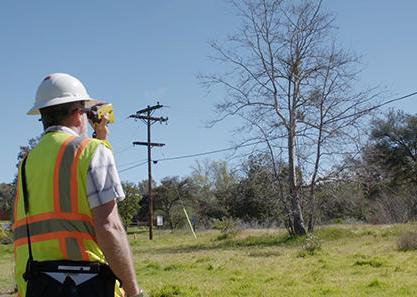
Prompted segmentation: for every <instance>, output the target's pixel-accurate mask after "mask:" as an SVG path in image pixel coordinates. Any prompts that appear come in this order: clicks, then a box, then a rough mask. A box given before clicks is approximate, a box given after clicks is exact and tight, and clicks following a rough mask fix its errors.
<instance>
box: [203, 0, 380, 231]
mask: <svg viewBox="0 0 417 297" xmlns="http://www.w3.org/2000/svg"><path fill="white" fill-rule="evenodd" d="M232 2H233V3H234V6H235V8H236V9H237V10H238V13H239V16H240V17H241V19H242V25H241V26H240V27H239V29H238V32H237V33H236V34H233V35H231V36H230V38H228V40H227V41H226V42H225V44H224V45H220V44H219V43H216V42H213V43H212V44H211V46H212V48H213V49H214V51H215V52H216V55H215V56H214V60H216V61H219V62H221V63H222V65H226V66H230V68H228V69H226V70H225V72H224V73H219V74H213V75H205V76H201V79H202V81H203V83H204V84H206V86H207V87H209V88H214V87H216V86H221V87H224V89H225V90H226V98H225V100H224V101H223V102H221V103H220V104H217V105H216V108H217V110H218V111H219V113H220V117H219V119H218V120H217V121H220V120H222V119H225V118H227V117H231V116H233V117H238V118H240V119H242V120H243V124H242V126H241V127H240V129H239V130H238V131H239V132H241V135H244V136H243V140H242V143H247V142H248V141H250V140H252V141H254V140H256V141H257V142H259V140H264V141H265V144H266V146H265V151H267V152H269V153H270V154H271V158H272V159H273V160H274V161H273V164H287V168H288V174H287V179H286V180H285V181H284V182H285V184H286V187H287V189H288V195H287V196H285V197H284V198H285V199H286V200H287V205H288V208H287V214H288V217H289V218H290V221H289V222H290V228H289V231H290V233H291V234H293V235H303V234H305V233H306V232H307V229H309V230H310V231H312V230H313V229H314V226H315V220H316V216H317V206H318V205H317V199H316V195H315V194H316V192H315V190H316V185H317V184H318V183H319V182H320V181H323V180H325V179H326V178H327V177H328V176H331V174H332V172H331V170H330V168H329V165H328V164H331V163H334V162H335V161H336V160H339V159H340V156H343V154H346V153H350V152H351V151H352V150H354V149H356V147H355V146H354V144H355V143H356V141H357V137H359V135H360V131H359V128H360V126H361V121H362V120H363V118H364V116H366V115H367V114H368V113H369V110H370V107H371V106H372V105H371V104H372V100H373V97H372V96H371V95H370V93H369V92H368V91H363V92H357V91H356V89H357V85H356V84H355V79H356V78H357V73H358V70H357V65H358V58H357V57H355V56H354V55H353V54H351V53H349V52H348V51H346V50H344V49H342V48H340V47H338V46H337V44H336V42H335V40H334V25H333V17H332V16H331V15H330V14H328V13H326V12H325V11H324V9H323V7H322V2H321V1H310V0H305V1H290V0H243V1H232ZM215 123H216V121H214V123H213V124H215ZM258 146H259V144H258ZM297 171H301V172H302V175H303V176H304V178H305V180H300V179H298V178H297V177H298V174H297ZM276 176H278V175H276ZM305 186H308V191H306V190H305ZM305 218H307V224H305ZM306 225H307V226H306Z"/></svg>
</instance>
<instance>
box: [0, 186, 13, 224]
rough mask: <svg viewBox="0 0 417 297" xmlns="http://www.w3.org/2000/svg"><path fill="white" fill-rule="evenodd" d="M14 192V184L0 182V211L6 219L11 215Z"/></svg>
mask: <svg viewBox="0 0 417 297" xmlns="http://www.w3.org/2000/svg"><path fill="white" fill-rule="evenodd" d="M14 194H15V186H14V184H7V183H1V184H0V213H1V214H2V215H3V216H4V217H5V218H7V219H9V218H10V217H11V211H12V209H13V200H14Z"/></svg>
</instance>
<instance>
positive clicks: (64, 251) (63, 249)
mask: <svg viewBox="0 0 417 297" xmlns="http://www.w3.org/2000/svg"><path fill="white" fill-rule="evenodd" d="M31 238H32V237H31ZM58 240H59V247H60V248H61V252H62V255H63V257H64V259H65V260H68V259H69V258H68V251H67V245H66V244H65V238H59V239H58Z"/></svg>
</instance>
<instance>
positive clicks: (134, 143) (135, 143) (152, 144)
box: [133, 141, 165, 147]
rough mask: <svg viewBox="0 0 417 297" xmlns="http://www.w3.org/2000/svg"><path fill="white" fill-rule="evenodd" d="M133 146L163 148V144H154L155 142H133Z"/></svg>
mask: <svg viewBox="0 0 417 297" xmlns="http://www.w3.org/2000/svg"><path fill="white" fill-rule="evenodd" d="M133 145H146V146H148V145H150V146H159V147H161V146H164V145H165V143H155V142H151V143H148V142H142V141H134V142H133Z"/></svg>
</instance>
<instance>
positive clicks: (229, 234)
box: [212, 218, 239, 240]
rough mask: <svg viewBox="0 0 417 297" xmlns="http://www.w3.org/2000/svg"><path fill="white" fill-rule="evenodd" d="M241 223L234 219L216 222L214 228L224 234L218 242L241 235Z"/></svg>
mask: <svg viewBox="0 0 417 297" xmlns="http://www.w3.org/2000/svg"><path fill="white" fill-rule="evenodd" d="M238 225H239V222H238V221H236V220H234V219H232V218H224V219H222V220H216V221H214V223H213V226H212V228H213V229H215V230H220V232H221V233H222V234H221V235H219V236H218V237H217V240H224V239H231V238H233V237H235V236H236V235H237V234H238V233H239V229H238Z"/></svg>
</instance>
